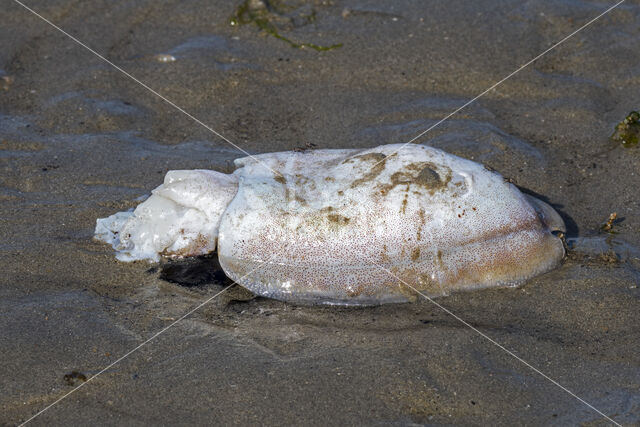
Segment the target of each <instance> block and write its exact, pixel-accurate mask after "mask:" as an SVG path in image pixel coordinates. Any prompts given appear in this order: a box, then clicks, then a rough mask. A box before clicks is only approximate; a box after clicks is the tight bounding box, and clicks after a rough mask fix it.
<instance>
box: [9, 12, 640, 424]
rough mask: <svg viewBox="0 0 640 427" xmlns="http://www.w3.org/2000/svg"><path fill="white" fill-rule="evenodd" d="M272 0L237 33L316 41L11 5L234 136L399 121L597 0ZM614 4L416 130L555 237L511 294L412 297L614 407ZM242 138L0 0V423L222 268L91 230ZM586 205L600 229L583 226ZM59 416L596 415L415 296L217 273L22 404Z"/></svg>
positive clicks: (635, 250)
mask: <svg viewBox="0 0 640 427" xmlns="http://www.w3.org/2000/svg"><path fill="white" fill-rule="evenodd" d="M285 3H287V4H288V5H289V6H291V7H290V8H289V9H288V11H286V12H283V13H282V14H280V15H279V14H278V13H275V12H274V14H272V15H271V16H267V17H266V18H269V19H270V21H264V20H263V21H260V22H262V24H263V25H262V26H263V28H265V27H266V29H267V30H269V29H271V30H273V29H274V28H275V29H276V30H277V31H279V33H278V34H280V35H282V36H283V37H286V38H288V39H290V40H291V41H293V42H295V43H313V44H316V45H319V46H330V45H334V44H342V46H341V47H337V48H334V49H331V50H326V51H318V50H315V49H313V48H309V47H306V48H294V47H291V46H290V45H289V44H288V43H287V41H284V40H281V39H278V38H276V37H274V36H272V35H269V34H268V33H267V32H268V31H266V30H264V29H263V30H260V28H259V27H258V25H255V24H254V23H248V24H245V25H235V26H233V25H230V23H229V20H230V18H231V17H232V16H233V15H234V12H235V10H236V8H237V7H238V6H239V5H241V2H239V1H236V2H224V1H194V2H189V3H185V2H177V1H172V2H161V3H159V2H153V1H140V0H135V1H131V2H124V3H123V2H117V3H114V2H111V1H91V2H74V1H70V0H59V1H47V2H45V1H31V2H29V3H28V4H29V5H30V6H32V7H33V8H35V10H37V11H38V12H39V13H42V14H43V16H45V17H47V18H48V19H51V20H52V21H53V22H55V23H56V24H57V25H60V26H61V27H62V28H64V29H65V30H66V31H68V32H69V33H71V34H73V35H74V36H75V37H77V38H78V39H80V40H82V41H83V42H84V43H86V44H87V45H89V46H91V47H92V48H93V49H95V50H96V51H97V52H100V53H101V54H103V55H105V56H106V57H107V58H108V59H109V60H110V61H113V63H115V64H117V65H118V66H120V67H122V68H123V69H124V70H126V71H127V72H129V73H131V74H132V75H133V76H135V77H136V78H138V79H140V80H141V81H142V82H144V83H145V84H147V85H148V86H149V87H151V88H153V89H154V90H156V91H157V92H159V93H161V94H162V95H164V96H166V97H167V98H169V99H170V100H172V101H173V102H175V103H176V104H177V105H179V106H180V107H182V108H184V110H186V111H188V112H189V113H190V114H192V115H193V116H194V117H196V118H198V119H199V120H201V121H202V122H203V123H206V124H207V125H209V126H211V127H212V128H213V129H215V130H216V131H218V132H220V133H221V134H223V135H224V136H225V137H226V138H228V139H229V140H230V141H232V142H233V143H234V144H236V145H237V146H238V147H241V148H242V149H243V150H246V151H247V152H249V153H260V152H269V151H276V150H291V149H295V148H299V147H307V146H315V147H318V148H345V147H348V148H354V147H372V146H376V145H379V144H386V143H398V142H404V141H407V140H409V139H411V138H413V137H414V136H416V135H418V134H419V133H420V132H422V131H423V130H425V129H427V128H428V127H429V126H430V125H432V124H434V123H435V122H437V121H438V120H440V119H441V118H443V117H444V116H446V115H447V114H448V113H450V112H451V111H453V110H455V109H456V108H458V107H459V106H461V105H462V104H464V103H465V102H466V101H467V100H469V99H471V98H473V97H474V96H476V95H478V94H479V93H481V92H483V91H484V90H485V89H487V88H488V87H490V86H491V85H492V84H493V83H494V82H496V81H498V80H500V79H501V78H503V77H505V76H506V75H508V74H509V73H511V72H512V71H514V70H515V69H517V68H518V67H519V66H520V65H522V64H524V63H526V62H527V61H528V60H530V59H531V58H533V57H535V56H536V55H538V54H539V53H540V52H542V51H544V50H545V49H546V48H548V47H549V46H551V45H552V44H553V43H555V42H556V41H558V40H560V39H561V38H562V37H564V36H565V35H567V34H569V33H571V32H572V31H573V30H575V29H577V28H578V27H580V25H582V24H584V23H586V22H587V21H588V20H589V19H591V18H593V17H595V16H597V15H598V14H599V13H601V12H602V11H604V10H605V9H606V8H607V7H609V6H610V5H612V4H613V2H612V1H579V0H571V1H562V2H553V3H550V2H541V1H514V2H502V1H497V0H491V1H474V2H468V1H456V0H448V1H443V2H420V1H406V0H402V1H395V2H383V1H365V0H357V1H356V0H353V1H338V0H336V1H329V2H327V1H310V2H305V3H302V2H296V1H294V0H288V1H286V2H285ZM245 18H246V16H245ZM259 18H260V19H264V18H265V16H264V15H260V16H259ZM638 19H640V2H638V1H631V0H628V1H627V2H626V3H624V4H623V5H622V6H620V7H618V8H617V9H616V10H614V11H613V12H611V13H610V14H609V15H607V16H606V17H604V18H602V19H601V20H599V21H598V22H596V23H594V24H593V25H591V26H589V27H588V28H587V29H585V30H584V31H582V32H580V33H578V34H577V35H576V36H575V37H573V38H571V39H570V40H568V41H567V42H565V43H564V44H562V45H561V46H559V47H558V48H556V49H554V50H553V51H551V52H550V53H549V54H547V55H546V56H545V57H543V58H542V59H540V60H539V61H537V62H535V63H534V64H532V65H530V66H529V67H527V68H525V69H524V70H522V71H521V72H519V73H518V74H516V75H515V76H514V77H512V78H510V79H509V80H507V81H506V82H504V83H503V84H501V85H500V86H499V87H498V88H497V89H496V90H494V91H491V92H490V93H488V94H486V95H485V96H484V97H482V98H481V99H479V100H478V101H477V102H475V103H474V104H472V105H471V106H469V107H467V108H465V109H464V110H463V111H461V112H460V113H459V114H456V115H455V116H453V117H451V119H449V120H448V121H446V122H445V123H443V124H441V125H439V126H438V127H436V128H435V129H433V130H432V131H430V132H428V133H427V134H425V135H424V136H423V137H421V138H420V139H419V140H418V141H416V142H418V143H424V144H428V145H433V146H435V147H438V148H442V149H444V150H446V151H448V152H450V153H453V154H456V155H460V156H463V157H466V158H469V159H472V160H476V161H479V162H482V163H484V164H486V165H487V166H489V167H492V168H494V169H496V170H497V171H499V172H500V173H502V174H503V175H504V176H506V177H508V178H510V179H512V180H513V181H514V182H516V183H517V185H519V186H520V187H521V188H523V189H525V190H527V191H529V192H531V193H532V194H536V195H538V196H539V197H541V198H543V199H544V200H545V201H547V202H549V203H550V204H552V205H553V206H554V207H555V208H556V209H557V210H558V211H559V212H561V214H562V216H563V218H564V219H565V222H566V223H567V226H568V237H569V241H570V243H571V246H572V250H571V251H570V252H569V255H568V257H567V259H566V261H565V262H564V264H563V265H562V266H561V267H560V268H558V269H556V270H554V271H552V272H550V273H548V274H545V275H542V276H539V277H537V278H534V279H532V280H530V281H528V282H527V283H526V284H525V285H523V286H521V287H519V288H509V289H494V290H486V291H478V292H473V293H461V294H454V295H452V296H449V297H444V298H440V299H438V300H437V301H438V303H439V304H442V306H443V307H446V308H447V309H448V310H450V311H451V312H453V313H455V314H456V315H458V316H460V317H461V318H462V319H464V320H466V321H467V322H469V323H470V324H471V325H473V327H475V328H477V329H478V330H479V331H480V332H482V333H483V334H486V335H487V336H489V337H491V338H492V339H494V340H495V341H496V342H498V343H500V344H501V345H503V346H504V347H505V348H507V349H509V350H511V351H513V352H514V353H515V354H516V355H518V356H519V357H521V358H522V359H524V360H526V361H527V362H528V363H530V364H531V365H533V366H535V367H536V368H538V369H540V370H541V371H542V372H544V373H545V374H546V375H548V376H549V377H551V378H553V379H554V380H556V381H557V382H559V383H560V384H562V385H563V386H565V387H567V388H568V389H569V390H571V391H572V392H574V393H576V394H577V395H578V396H580V397H581V398H583V399H584V400H586V401H587V402H589V403H590V404H592V405H593V406H595V407H596V408H598V409H599V410H601V411H602V412H604V413H605V414H607V415H608V416H610V417H612V418H613V419H615V420H616V421H617V422H619V423H622V424H629V425H630V424H635V423H638V422H639V421H640V375H639V372H640V371H639V365H640V357H639V355H638V354H639V353H638V348H639V343H640V320H639V317H638V312H639V311H638V309H639V308H640V303H639V296H640V291H639V290H638V284H639V282H640V249H639V248H640V226H639V225H638V224H640V199H639V198H638V188H640V146H635V147H629V148H625V147H622V145H621V144H619V143H614V142H612V141H610V140H609V136H610V135H611V134H612V133H613V130H614V128H615V125H616V124H617V123H618V122H619V121H621V120H622V119H623V118H624V117H625V116H626V115H627V113H629V112H630V111H631V110H634V109H638V108H640V72H639V71H640V70H639V69H638V64H639V63H640V50H638V48H637V40H638V37H639V35H640V34H639V30H638V26H637V22H638ZM265 22H269V24H268V25H265ZM271 25H272V26H273V27H271ZM158 55H164V56H158ZM172 58H173V59H175V60H172ZM244 155H245V154H244V153H242V152H241V151H239V150H238V149H237V148H235V147H233V146H232V145H230V144H228V143H227V142H225V141H223V140H222V139H220V138H218V137H217V136H216V135H214V134H213V133H211V132H210V131H209V130H207V129H205V128H204V127H203V126H201V125H199V124H198V123H196V122H194V121H193V120H192V119H190V118H189V117H187V116H186V115H185V114H183V113H181V112H179V111H177V110H176V109H175V108H174V107H172V106H170V105H168V104H167V103H165V102H164V101H162V100H161V99H159V98H158V97H157V96H155V95H153V94H152V93H150V92H149V91H148V90H147V89H145V88H143V87H141V86H140V85H138V84H136V83H135V82H133V81H132V80H131V79H130V78H128V77H126V76H124V75H123V74H122V73H121V72H119V71H118V70H116V69H115V68H113V67H112V66H110V65H108V64H106V63H104V62H103V61H101V60H100V59H98V58H97V57H96V56H95V55H93V54H91V53H90V52H88V51H86V50H85V49H83V48H82V47H80V46H78V45H77V44H75V43H74V42H73V41H71V40H70V39H69V38H68V37H66V36H64V35H63V34H61V33H59V32H57V31H56V30H55V29H53V28H52V27H50V26H49V25H47V24H46V23H45V22H43V21H41V20H39V19H38V18H37V17H35V16H34V15H32V14H30V13H29V12H28V11H27V10H25V9H24V8H22V7H20V6H19V5H18V4H16V3H13V2H9V1H8V2H5V3H4V4H3V6H2V14H0V170H1V172H0V236H2V241H1V243H0V269H1V271H2V275H1V276H0V313H1V315H0V350H1V354H2V357H0V372H3V375H2V377H1V379H0V390H2V393H1V394H0V423H2V424H8V425H12V424H18V423H20V422H22V421H24V420H26V419H28V418H29V417H30V416H32V415H33V414H35V413H37V412H38V411H39V410H41V409H43V408H44V407H46V406H47V405H48V404H50V403H52V402H54V401H55V400H56V399H57V398H59V397H60V396H62V395H63V394H65V393H67V392H69V391H71V390H72V389H73V384H76V385H77V384H80V383H81V382H82V381H83V377H85V378H90V377H91V376H92V375H95V374H96V373H98V372H100V371H101V370H102V369H103V368H104V367H106V366H107V365H109V364H110V363H111V362H113V361H115V360H117V359H118V358H119V357H120V356H122V355H124V354H125V353H127V352H128V351H129V350H131V349H133V348H135V347H136V346H137V345H139V344H140V343H141V342H143V341H145V340H146V339H147V338H149V337H151V336H152V335H153V334H155V333H156V332H158V331H160V330H161V329H162V328H164V327H166V326H168V325H169V324H171V323H172V321H174V320H175V319H178V318H180V317H181V316H182V315H183V314H185V313H187V312H188V311H189V310H190V309H191V308H194V307H196V306H197V305H198V304H200V303H202V302H203V301H205V300H206V299H207V298H209V297H211V296H213V295H215V294H216V293H217V292H219V291H220V290H221V289H223V286H225V285H227V284H228V283H229V282H228V281H226V280H225V278H224V275H222V274H220V272H219V271H217V270H216V266H215V260H214V259H203V260H198V261H194V262H187V263H177V264H176V263H165V264H162V265H158V264H148V263H145V262H137V263H121V262H118V261H116V260H115V258H114V256H113V252H112V250H111V248H109V247H107V246H106V245H103V244H100V243H97V242H94V241H92V234H93V229H94V226H95V220H96V218H99V217H105V216H108V215H110V214H112V213H114V212H116V211H120V210H124V209H127V208H129V207H133V206H135V205H136V204H137V203H138V202H139V200H140V197H143V196H145V195H146V194H147V193H148V192H149V191H150V190H151V189H152V188H154V187H155V186H157V185H158V184H160V183H161V182H162V178H163V176H164V174H165V173H166V172H167V171H168V170H171V169H183V168H184V169H195V168H207V169H215V170H219V171H224V172H229V171H230V170H231V169H232V165H231V162H232V160H233V159H235V158H237V157H241V156H244ZM612 212H616V213H617V214H618V219H617V221H616V222H615V224H614V227H613V231H614V232H615V233H616V234H610V233H603V232H601V231H600V230H599V229H600V226H601V225H602V224H603V223H604V222H605V221H606V220H607V218H608V217H609V215H610V214H611V213H612ZM70 422H72V423H78V424H106V425H112V424H127V425H144V424H295V425H321V424H322V425H324V424H327V423H328V424H358V425H361V424H366V425H371V424H390V425H408V424H414V423H416V424H427V425H443V424H465V425H480V424H483V425H485V424H494V425H514V424H522V425H541V424H545V425H546V424H558V425H566V424H583V425H605V424H606V423H607V422H606V420H605V419H604V418H603V417H602V416H601V415H599V414H598V413H597V412H595V411H593V410H592V409H590V408H589V407H587V406H586V405H584V404H583V403H581V402H580V401H578V400H577V399H576V398H574V397H572V396H571V395H569V394H568V393H566V392H565V391H563V390H562V389H560V388H559V387H557V386H556V385H554V384H553V383H551V382H550V381H548V380H547V379H545V378H543V377H542V376H540V375H539V374H537V373H536V372H534V371H532V370H531V369H530V368H528V367H527V366H525V365H524V364H523V363H521V362H520V361H518V360H516V359H515V358H513V357H512V356H510V355H509V354H507V353H506V352H505V351H503V350H501V349H499V348H497V347H496V346H495V345H493V344H492V343H490V342H489V341H488V340H486V339H485V338H483V337H482V336H480V335H479V334H478V333H477V332H475V331H473V330H472V329H470V328H469V327H467V326H464V325H463V324H461V323H460V322H459V321H458V320H456V319H455V318H453V317H451V316H450V315H448V314H447V313H445V312H444V311H443V310H442V309H440V308H438V307H437V306H435V305H433V304H432V303H430V302H428V301H425V300H421V301H418V302H416V303H413V304H399V305H387V306H381V307H372V308H359V309H347V308H335V307H305V306H296V305H290V304H285V303H282V302H277V301H272V300H267V299H261V298H254V297H253V296H252V295H251V294H249V293H248V292H246V291H244V290H242V289H241V288H238V287H233V288H231V289H230V290H229V291H227V292H225V293H223V294H222V295H220V296H219V297H217V298H216V299H214V300H213V301H211V302H210V303H209V304H207V305H205V306H204V307H202V308H201V309H199V310H197V311H196V312H195V313H194V314H193V315H191V316H190V317H188V318H187V319H185V320H183V321H181V322H179V323H177V324H176V325H175V326H174V327H172V328H171V329H169V330H168V331H167V332H166V333H164V334H162V335H160V336H159V337H158V338H157V339H155V340H154V341H152V342H150V343H149V344H147V345H145V346H143V347H142V348H141V349H140V350H139V351H137V352H135V353H133V354H132V355H131V356H129V357H128V358H126V359H125V360H123V361H122V362H120V363H118V364H117V365H115V366H114V367H113V369H111V370H110V371H108V372H106V373H104V374H101V375H100V376H99V377H97V378H96V379H95V380H92V381H91V382H89V383H86V386H84V387H82V388H81V389H79V390H78V391H77V392H75V393H73V394H72V395H70V396H69V397H68V398H66V399H64V400H63V401H61V402H60V403H59V404H57V405H56V406H54V407H52V408H51V409H49V410H48V411H47V412H45V413H44V414H42V415H41V416H39V417H38V418H36V419H35V420H34V421H33V424H34V425H51V424H54V425H55V424H68V423H70Z"/></svg>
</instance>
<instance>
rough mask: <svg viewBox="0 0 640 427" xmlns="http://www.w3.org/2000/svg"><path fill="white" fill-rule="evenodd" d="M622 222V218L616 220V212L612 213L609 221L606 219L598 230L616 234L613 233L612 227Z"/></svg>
mask: <svg viewBox="0 0 640 427" xmlns="http://www.w3.org/2000/svg"><path fill="white" fill-rule="evenodd" d="M623 220H624V218H618V214H617V213H616V212H613V213H611V214H610V215H609V219H607V222H605V223H604V224H602V226H601V227H600V230H601V231H604V232H606V233H609V234H618V232H617V231H614V229H613V226H614V225H617V224H619V223H621V222H622V221H623Z"/></svg>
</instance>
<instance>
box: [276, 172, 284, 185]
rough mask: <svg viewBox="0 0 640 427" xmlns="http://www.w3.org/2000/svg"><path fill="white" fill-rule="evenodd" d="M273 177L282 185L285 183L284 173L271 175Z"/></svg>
mask: <svg viewBox="0 0 640 427" xmlns="http://www.w3.org/2000/svg"><path fill="white" fill-rule="evenodd" d="M273 179H275V180H276V181H277V182H279V183H280V184H282V185H285V184H286V183H287V179H286V178H285V177H284V175H280V174H278V175H276V176H275V177H273Z"/></svg>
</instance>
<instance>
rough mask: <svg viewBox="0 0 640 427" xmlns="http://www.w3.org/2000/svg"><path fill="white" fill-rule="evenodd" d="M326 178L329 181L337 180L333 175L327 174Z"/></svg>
mask: <svg viewBox="0 0 640 427" xmlns="http://www.w3.org/2000/svg"><path fill="white" fill-rule="evenodd" d="M324 180H325V181H327V182H333V181H335V178H334V177H332V176H325V177H324Z"/></svg>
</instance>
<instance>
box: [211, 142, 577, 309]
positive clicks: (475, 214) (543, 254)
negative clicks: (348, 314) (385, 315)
mask: <svg viewBox="0 0 640 427" xmlns="http://www.w3.org/2000/svg"><path fill="white" fill-rule="evenodd" d="M399 148H400V145H386V146H380V147H376V148H372V149H368V150H315V151H309V152H303V153H295V152H284V153H271V154H263V155H259V156H256V157H257V159H258V160H259V162H258V161H256V160H254V159H252V158H243V159H239V160H236V165H237V166H238V167H239V168H238V169H237V170H236V171H235V172H234V175H235V176H237V177H238V180H239V187H238V192H237V194H236V195H235V197H234V198H233V200H232V202H231V203H230V204H229V206H228V207H227V209H226V211H225V212H224V214H223V215H222V218H221V221H220V228H219V235H218V256H219V259H220V264H221V265H222V267H223V269H224V270H225V273H226V274H227V275H228V276H229V277H231V278H232V279H234V280H236V281H238V283H240V284H241V285H242V286H244V287H246V288H248V289H249V290H251V291H252V292H254V293H256V294H258V295H262V296H266V297H270V298H276V299H281V300H286V301H295V302H303V303H329V304H348V305H361V304H380V303H386V302H404V301H409V300H412V299H414V298H415V296H416V293H415V291H413V290H411V289H410V288H408V287H407V286H404V285H403V284H402V282H401V281H400V280H398V278H399V279H402V281H405V282H406V283H408V284H409V285H411V286H412V287H414V288H416V289H418V290H420V291H421V292H423V293H425V294H427V295H429V296H440V295H446V294H448V293H450V292H453V291H461V290H471V289H478V288H485V287H491V286H512V285H517V284H519V283H521V282H522V281H524V280H526V279H528V278H530V277H532V276H535V275H537V274H540V273H543V272H546V271H548V270H550V269H552V268H554V267H555V266H557V265H558V264H559V263H560V261H561V260H562V258H563V257H564V246H563V243H562V241H561V240H560V239H559V238H558V237H556V236H555V235H554V234H553V233H552V232H553V231H556V230H564V224H563V223H562V220H561V219H560V217H559V216H558V215H557V213H556V212H555V211H553V209H552V208H551V207H549V206H548V205H546V204H544V203H543V202H541V201H539V200H537V199H533V198H531V197H529V196H525V195H523V194H522V193H521V192H520V191H519V190H518V189H517V188H516V187H515V186H514V185H512V184H510V183H508V182H505V180H504V179H503V178H502V176H500V175H499V174H497V173H494V172H491V171H489V170H487V169H486V168H484V167H483V166H482V165H480V164H477V163H475V162H471V161H469V160H465V159H462V158H459V157H456V156H453V155H450V154H447V153H445V152H443V151H441V150H437V149H434V148H431V147H427V146H422V145H408V146H406V147H404V148H402V150H400V151H399V152H397V153H395V152H396V151H397V150H398V149H399ZM264 163H266V164H267V165H268V166H269V168H271V170H270V169H269V168H267V167H265V166H264ZM273 171H276V172H278V174H279V175H275V174H274V173H273ZM385 269H388V270H389V271H391V272H392V273H393V275H390V274H389V273H388V272H387V271H385ZM394 276H395V277H394Z"/></svg>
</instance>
